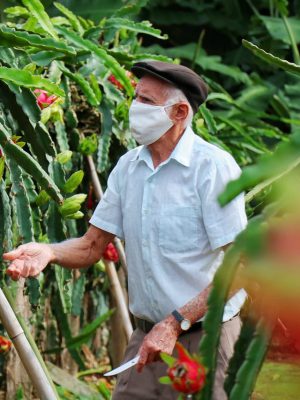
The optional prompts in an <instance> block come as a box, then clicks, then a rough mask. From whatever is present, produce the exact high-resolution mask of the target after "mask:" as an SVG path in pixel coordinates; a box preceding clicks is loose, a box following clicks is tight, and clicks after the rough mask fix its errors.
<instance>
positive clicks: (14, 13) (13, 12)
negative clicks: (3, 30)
mask: <svg viewBox="0 0 300 400" xmlns="http://www.w3.org/2000/svg"><path fill="white" fill-rule="evenodd" d="M4 12H5V14H7V17H8V18H14V17H29V16H30V13H29V11H28V10H27V8H25V7H20V6H15V7H8V8H5V10H4Z"/></svg>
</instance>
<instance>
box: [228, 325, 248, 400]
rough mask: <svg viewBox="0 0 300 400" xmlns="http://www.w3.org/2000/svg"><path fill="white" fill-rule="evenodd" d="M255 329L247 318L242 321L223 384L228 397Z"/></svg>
mask: <svg viewBox="0 0 300 400" xmlns="http://www.w3.org/2000/svg"><path fill="white" fill-rule="evenodd" d="M255 328H256V326H255V324H254V321H252V320H251V319H249V318H246V319H244V320H243V325H242V328H241V332H240V336H239V338H238V340H237V341H236V343H235V345H234V352H233V356H232V358H231V359H230V361H229V365H228V368H227V374H226V379H225V382H224V389H225V391H226V393H227V395H228V397H229V396H230V392H231V390H232V387H233V385H234V383H235V379H236V375H237V373H238V371H239V369H240V367H241V365H242V363H243V362H244V360H245V358H246V351H247V349H248V347H249V344H250V342H251V340H252V339H253V336H254V333H255Z"/></svg>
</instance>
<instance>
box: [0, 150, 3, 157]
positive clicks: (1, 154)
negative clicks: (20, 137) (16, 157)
mask: <svg viewBox="0 0 300 400" xmlns="http://www.w3.org/2000/svg"><path fill="white" fill-rule="evenodd" d="M2 157H3V153H2V150H1V149H0V158H2Z"/></svg>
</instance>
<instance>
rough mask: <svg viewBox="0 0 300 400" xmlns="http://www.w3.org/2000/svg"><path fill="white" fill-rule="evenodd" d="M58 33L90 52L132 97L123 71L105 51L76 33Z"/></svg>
mask: <svg viewBox="0 0 300 400" xmlns="http://www.w3.org/2000/svg"><path fill="white" fill-rule="evenodd" d="M57 30H58V32H59V33H60V34H62V35H63V36H65V38H67V40H69V41H70V42H71V43H73V44H75V45H76V46H78V47H79V48H82V49H85V50H88V51H90V52H92V53H93V54H94V55H95V57H97V58H98V59H99V61H100V62H101V63H102V64H104V65H105V67H106V68H107V69H108V70H109V71H110V72H111V73H112V74H113V75H115V77H116V79H117V80H119V81H120V82H121V83H122V85H123V86H124V87H125V89H126V91H127V93H128V95H129V96H132V95H133V92H134V90H133V87H132V85H131V82H130V79H129V78H128V76H127V75H126V73H125V70H124V69H123V68H122V67H121V66H120V64H119V63H118V62H117V61H116V60H115V59H114V58H113V57H112V56H110V55H109V54H108V53H107V51H106V50H104V49H103V48H101V47H99V46H97V45H96V44H95V43H93V42H91V41H90V40H87V39H83V38H81V37H80V36H78V35H76V33H74V32H71V31H70V30H68V29H66V28H63V27H59V28H57Z"/></svg>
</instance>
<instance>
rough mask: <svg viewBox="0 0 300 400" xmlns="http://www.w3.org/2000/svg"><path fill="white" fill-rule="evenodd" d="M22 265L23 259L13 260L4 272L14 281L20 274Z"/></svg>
mask: <svg viewBox="0 0 300 400" xmlns="http://www.w3.org/2000/svg"><path fill="white" fill-rule="evenodd" d="M23 266H24V260H14V261H13V262H12V263H11V264H10V266H9V267H8V268H7V270H6V273H7V275H9V276H10V277H11V278H12V279H13V280H14V281H17V280H18V279H20V277H21V276H22V271H23Z"/></svg>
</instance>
